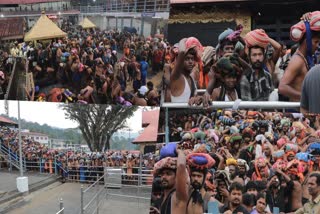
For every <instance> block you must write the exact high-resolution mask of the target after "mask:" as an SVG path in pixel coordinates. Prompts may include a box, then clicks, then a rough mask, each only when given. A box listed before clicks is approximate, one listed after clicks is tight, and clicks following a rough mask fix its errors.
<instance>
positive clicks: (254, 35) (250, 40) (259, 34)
mask: <svg viewBox="0 0 320 214" xmlns="http://www.w3.org/2000/svg"><path fill="white" fill-rule="evenodd" d="M244 40H245V42H246V44H247V46H248V48H251V47H253V46H259V47H261V48H264V49H265V48H266V47H267V46H268V44H269V36H268V35H267V34H266V32H265V31H264V30H262V29H256V30H253V31H250V32H249V33H247V35H246V36H245V38H244Z"/></svg>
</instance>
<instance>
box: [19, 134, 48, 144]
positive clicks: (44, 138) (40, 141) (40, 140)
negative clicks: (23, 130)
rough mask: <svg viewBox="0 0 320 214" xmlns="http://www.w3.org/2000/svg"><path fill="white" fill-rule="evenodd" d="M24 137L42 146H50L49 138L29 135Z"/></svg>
mask: <svg viewBox="0 0 320 214" xmlns="http://www.w3.org/2000/svg"><path fill="white" fill-rule="evenodd" d="M23 136H26V137H27V138H30V139H33V140H34V141H36V142H39V143H41V144H46V145H49V137H48V136H43V135H41V136H40V135H28V134H23Z"/></svg>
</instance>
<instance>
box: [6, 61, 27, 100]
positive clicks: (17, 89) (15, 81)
mask: <svg viewBox="0 0 320 214" xmlns="http://www.w3.org/2000/svg"><path fill="white" fill-rule="evenodd" d="M11 60H12V62H13V66H12V71H11V76H10V80H9V83H8V87H7V91H6V94H5V96H4V99H5V100H26V97H25V94H23V92H24V90H22V86H21V85H20V84H19V81H20V78H21V77H22V76H23V74H22V73H21V72H19V71H21V70H26V69H27V67H26V66H27V63H26V58H25V57H23V56H17V57H11ZM22 66H23V68H22Z"/></svg>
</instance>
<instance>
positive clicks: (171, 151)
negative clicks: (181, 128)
mask: <svg viewBox="0 0 320 214" xmlns="http://www.w3.org/2000/svg"><path fill="white" fill-rule="evenodd" d="M176 148H177V144H176V143H168V144H167V145H166V146H164V147H162V149H161V150H160V159H163V158H166V157H177V153H176Z"/></svg>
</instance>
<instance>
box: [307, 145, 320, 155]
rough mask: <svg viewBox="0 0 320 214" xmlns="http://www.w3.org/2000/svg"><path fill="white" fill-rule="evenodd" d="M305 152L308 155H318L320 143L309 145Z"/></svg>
mask: <svg viewBox="0 0 320 214" xmlns="http://www.w3.org/2000/svg"><path fill="white" fill-rule="evenodd" d="M307 152H308V153H310V154H317V155H320V142H316V143H311V144H310V145H309V147H308V149H307Z"/></svg>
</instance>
